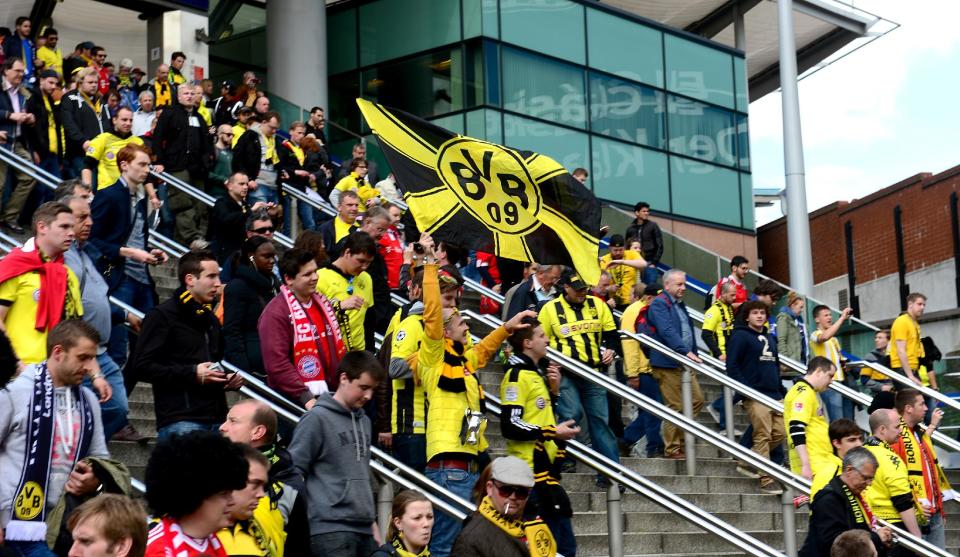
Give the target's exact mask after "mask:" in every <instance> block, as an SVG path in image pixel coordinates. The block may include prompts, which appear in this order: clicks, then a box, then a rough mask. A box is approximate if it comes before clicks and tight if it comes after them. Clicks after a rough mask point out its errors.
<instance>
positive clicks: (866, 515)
mask: <svg viewBox="0 0 960 557" xmlns="http://www.w3.org/2000/svg"><path fill="white" fill-rule="evenodd" d="M837 483H839V484H840V488H841V489H843V496H844V497H846V499H847V504H848V505H850V510H851V511H853V521H854V522H855V523H857V524H865V525H866V526H867V528H868V529H869V530H873V529H874V527H876V526H877V520H876V518H874V516H873V512H872V511H871V510H870V505H868V504H867V502H866V501H864V500H863V497H861V496H859V495H854V494H853V492H852V491H850V488H849V487H847V484H845V483H843V480H837Z"/></svg>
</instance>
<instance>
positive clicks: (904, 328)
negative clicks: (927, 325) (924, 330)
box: [890, 313, 923, 371]
mask: <svg viewBox="0 0 960 557" xmlns="http://www.w3.org/2000/svg"><path fill="white" fill-rule="evenodd" d="M898 340H902V341H905V342H906V344H907V346H906V348H907V363H908V364H909V365H910V369H911V370H913V371H917V368H918V367H920V357H921V356H923V343H922V342H920V324H919V323H917V322H916V321H914V320H913V318H912V317H910V315H909V314H906V313H902V314H900V316H899V317H897V318H896V319H894V320H893V325H892V326H891V327H890V367H892V368H893V369H895V370H899V369H901V367H902V365H903V364H901V363H900V354H898V353H897V341H898Z"/></svg>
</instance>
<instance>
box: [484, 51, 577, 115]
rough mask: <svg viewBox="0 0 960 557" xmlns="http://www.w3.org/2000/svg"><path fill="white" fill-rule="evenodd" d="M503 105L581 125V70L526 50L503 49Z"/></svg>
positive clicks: (516, 110)
mask: <svg viewBox="0 0 960 557" xmlns="http://www.w3.org/2000/svg"><path fill="white" fill-rule="evenodd" d="M502 56H503V107H504V108H507V109H510V110H513V111H515V112H520V113H523V114H527V115H530V116H535V117H537V118H542V119H544V120H550V121H552V122H558V123H562V124H568V125H571V126H577V127H580V128H582V127H585V126H586V123H587V117H586V116H587V107H586V104H585V102H584V99H585V97H584V84H583V80H584V75H583V70H582V69H580V68H578V67H576V66H573V65H570V64H564V63H562V62H557V61H555V60H550V59H547V58H543V57H541V56H537V55H536V54H531V53H529V52H526V51H521V50H516V49H512V48H507V47H504V48H503V54H502Z"/></svg>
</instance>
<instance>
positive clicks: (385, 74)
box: [362, 47, 463, 117]
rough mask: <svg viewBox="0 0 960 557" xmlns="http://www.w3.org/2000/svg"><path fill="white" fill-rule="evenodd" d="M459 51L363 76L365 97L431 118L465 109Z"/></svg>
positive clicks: (443, 52) (377, 69) (379, 68)
mask: <svg viewBox="0 0 960 557" xmlns="http://www.w3.org/2000/svg"><path fill="white" fill-rule="evenodd" d="M462 58H463V56H462V51H461V49H460V48H459V47H456V48H454V49H448V50H441V51H437V52H434V53H431V54H426V55H423V56H417V57H416V58H409V59H406V60H404V61H402V62H396V63H393V64H385V65H382V66H377V67H375V68H372V69H369V70H366V71H364V72H363V77H362V83H363V97H364V98H366V99H369V100H371V101H375V102H378V103H380V104H383V105H386V106H389V107H392V108H398V109H400V110H404V111H407V112H409V113H411V114H414V115H417V116H421V117H429V116H433V115H435V114H445V113H448V112H454V111H457V110H462V109H463V77H462V76H463V63H462Z"/></svg>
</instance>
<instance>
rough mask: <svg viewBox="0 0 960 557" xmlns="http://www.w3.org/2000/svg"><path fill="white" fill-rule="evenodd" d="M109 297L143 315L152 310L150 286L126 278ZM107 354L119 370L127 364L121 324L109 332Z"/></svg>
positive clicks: (125, 331) (124, 328)
mask: <svg viewBox="0 0 960 557" xmlns="http://www.w3.org/2000/svg"><path fill="white" fill-rule="evenodd" d="M111 295H112V296H113V297H114V298H116V299H118V300H120V301H121V302H124V303H126V304H129V305H131V306H133V307H135V308H137V309H138V310H140V311H142V312H143V313H147V312H149V311H150V310H151V309H153V289H152V288H150V285H149V284H140V283H139V282H137V281H135V280H133V279H132V278H130V277H128V276H124V277H123V282H121V283H120V286H119V287H117V289H116V290H115V291H113V293H112V294H111ZM107 354H109V355H110V358H111V359H113V361H114V362H116V364H117V365H118V366H119V367H121V368H122V367H123V366H124V365H125V364H126V363H127V328H126V326H124V325H123V324H122V323H121V324H120V325H114V326H113V329H111V330H110V342H108V343H107Z"/></svg>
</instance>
